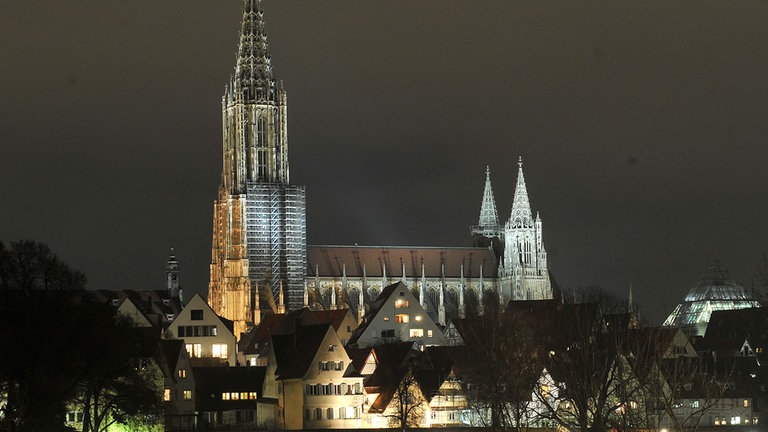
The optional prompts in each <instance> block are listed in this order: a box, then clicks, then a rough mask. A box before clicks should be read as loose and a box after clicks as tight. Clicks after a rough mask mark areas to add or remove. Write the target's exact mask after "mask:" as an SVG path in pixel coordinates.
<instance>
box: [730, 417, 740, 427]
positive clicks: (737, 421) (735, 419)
mask: <svg viewBox="0 0 768 432" xmlns="http://www.w3.org/2000/svg"><path fill="white" fill-rule="evenodd" d="M731 424H732V425H737V424H741V417H739V416H734V417H731Z"/></svg>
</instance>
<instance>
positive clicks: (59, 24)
mask: <svg viewBox="0 0 768 432" xmlns="http://www.w3.org/2000/svg"><path fill="white" fill-rule="evenodd" d="M265 8H266V13H267V16H266V18H267V27H268V30H269V38H270V46H271V50H272V54H273V63H274V65H275V69H276V71H277V74H278V75H279V77H280V78H281V79H283V80H284V81H285V85H286V87H287V89H288V94H289V137H290V139H289V141H290V148H291V150H290V151H291V155H290V159H291V174H292V181H293V182H294V183H297V184H304V185H306V186H307V193H308V198H307V199H308V204H309V214H308V219H309V227H308V229H309V239H310V241H311V242H313V243H359V244H380V243H386V244H427V245H432V244H435V245H464V244H468V243H469V241H470V240H469V236H468V226H469V225H472V224H474V223H476V220H477V217H478V212H479V206H480V200H481V194H482V186H483V181H484V169H485V166H486V165H490V166H491V170H492V176H493V181H494V188H495V191H496V198H497V202H498V206H499V209H500V212H501V214H502V215H503V216H504V217H507V216H508V214H509V208H510V206H511V202H512V193H513V190H514V182H515V173H516V161H517V157H518V155H522V156H523V158H524V163H525V165H524V166H525V169H526V179H527V181H528V185H529V193H530V197H531V201H532V205H533V207H534V210H535V211H540V213H541V216H542V218H543V221H544V229H545V232H544V236H545V243H546V245H547V247H548V249H549V251H550V255H551V258H552V259H551V261H552V264H551V265H552V270H553V271H554V274H555V276H556V277H557V278H558V281H559V283H560V285H562V286H566V287H570V286H585V285H602V286H604V287H606V288H609V289H611V290H613V291H615V292H617V293H620V294H624V293H625V292H626V290H627V287H628V286H629V282H630V280H631V281H632V284H633V288H634V293H635V298H636V299H637V300H638V301H640V302H641V304H642V305H643V306H644V307H645V309H646V311H648V312H649V313H650V314H651V315H652V316H653V317H654V318H658V317H660V316H662V315H665V314H666V313H668V312H669V311H671V309H672V307H673V303H674V302H677V301H678V300H679V299H680V298H681V297H682V296H683V295H684V294H685V292H686V291H687V289H688V288H689V287H690V286H691V285H693V284H694V283H695V282H696V280H697V278H698V276H699V274H700V273H701V272H702V271H703V270H704V268H705V266H706V265H707V264H709V263H710V262H712V261H713V260H714V259H716V258H719V259H721V260H722V261H723V262H724V263H725V264H726V265H728V266H730V267H731V269H732V270H734V271H735V272H736V275H737V276H738V277H739V279H740V280H741V281H742V283H743V284H745V285H749V284H750V283H751V278H752V275H753V273H754V271H755V267H756V266H757V265H758V264H759V262H760V259H761V255H762V253H763V252H765V249H766V247H765V246H764V245H765V244H767V240H768V238H766V237H768V233H767V232H766V230H765V229H764V219H765V217H764V215H765V214H766V210H768V208H767V207H768V200H767V199H766V195H767V193H768V187H766V181H765V180H764V172H765V170H766V166H768V154H767V153H766V151H765V150H764V148H763V147H764V145H763V144H764V142H765V137H766V136H768V133H767V132H768V108H767V105H766V103H765V101H766V100H768V84H767V83H766V80H765V77H766V76H768V56H766V54H765V47H764V41H766V40H768V26H765V25H764V23H765V22H767V21H768V4H767V3H765V2H737V3H732V2H731V3H724V2H717V1H704V2H697V3H696V4H695V5H692V4H690V3H686V2H666V1H650V2H641V3H633V2H608V1H606V2H593V3H588V4H583V3H573V2H564V1H551V2H510V1H487V2H482V3H477V2H468V1H466V2H465V1H443V0H441V1H437V0H430V1H420V2H408V1H389V2H367V1H366V2H359V1H323V2H315V1H296V2H278V1H271V0H267V1H266V2H265ZM7 9H8V10H7V11H4V13H3V14H2V16H0V39H1V40H3V41H5V42H6V43H5V44H4V47H5V49H4V59H3V62H1V63H0V76H3V80H2V81H0V86H2V87H0V89H1V90H2V94H3V99H4V103H3V104H2V105H0V137H1V138H2V140H3V146H2V148H3V156H2V158H0V181H2V183H3V184H4V185H5V187H3V188H1V189H0V200H2V203H3V212H0V214H1V216H0V238H2V239H4V240H6V239H16V238H33V239H36V240H39V241H44V242H47V243H50V244H51V246H52V247H53V248H54V250H57V251H59V253H60V255H61V257H62V258H63V259H65V260H66V261H69V262H71V263H72V264H73V265H75V266H76V267H78V268H80V269H82V270H84V271H85V272H86V273H87V274H88V275H89V277H90V280H91V286H92V287H93V288H150V287H151V288H157V287H161V286H162V284H163V265H164V260H165V259H166V257H167V253H168V250H169V249H170V247H175V248H176V251H177V254H178V256H179V258H180V260H181V265H182V268H183V271H184V273H183V276H182V277H183V283H184V285H185V288H187V289H188V290H194V291H201V292H204V291H205V290H206V289H207V271H208V267H207V266H208V261H209V259H210V251H209V250H210V236H211V234H210V230H211V221H210V219H211V212H212V208H211V206H212V200H213V198H214V197H215V195H216V189H217V187H218V183H219V174H220V169H221V162H220V158H221V156H220V148H221V129H220V128H221V124H220V122H221V114H220V97H221V93H222V90H223V87H224V83H225V82H226V81H227V79H228V77H229V75H230V74H231V71H232V67H233V66H234V53H235V48H236V46H235V45H236V42H237V31H238V29H239V18H240V2H238V1H235V0H231V1H226V2H221V1H217V2H211V1H208V0H196V1H195V0H184V1H180V0H168V1H163V2H156V1H149V0H140V1H132V2H117V1H105V2H99V3H93V4H83V5H79V6H72V5H70V4H64V3H61V2H53V1H42V2H24V3H17V4H14V6H13V7H11V8H7ZM617 162H618V163H617ZM622 162H625V163H622Z"/></svg>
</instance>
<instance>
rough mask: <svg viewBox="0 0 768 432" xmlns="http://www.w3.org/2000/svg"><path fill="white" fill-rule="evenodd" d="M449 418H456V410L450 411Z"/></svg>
mask: <svg viewBox="0 0 768 432" xmlns="http://www.w3.org/2000/svg"><path fill="white" fill-rule="evenodd" d="M448 420H456V412H454V411H448Z"/></svg>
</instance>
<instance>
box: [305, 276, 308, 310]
mask: <svg viewBox="0 0 768 432" xmlns="http://www.w3.org/2000/svg"><path fill="white" fill-rule="evenodd" d="M304 307H309V287H307V281H306V280H305V281H304Z"/></svg>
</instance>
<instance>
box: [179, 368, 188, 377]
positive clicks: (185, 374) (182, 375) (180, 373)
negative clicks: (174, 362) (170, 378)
mask: <svg viewBox="0 0 768 432" xmlns="http://www.w3.org/2000/svg"><path fill="white" fill-rule="evenodd" d="M186 377H187V370H186V369H179V378H186Z"/></svg>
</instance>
